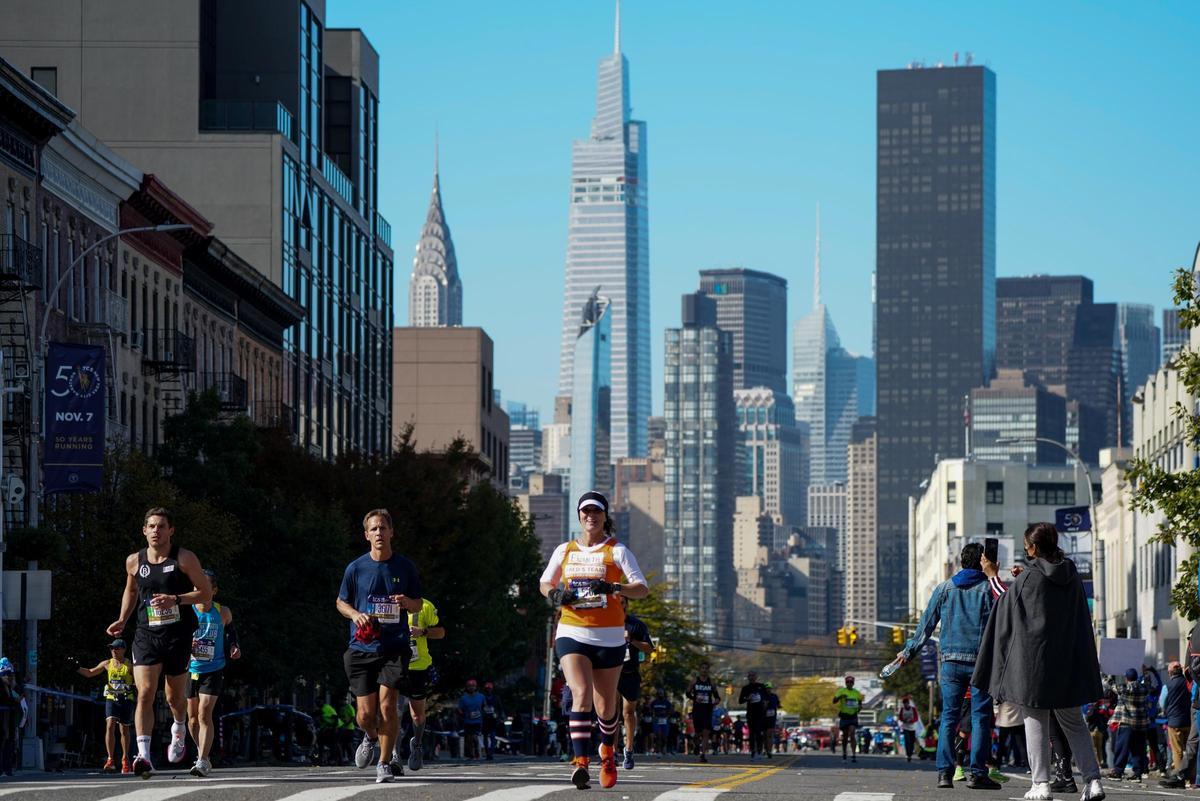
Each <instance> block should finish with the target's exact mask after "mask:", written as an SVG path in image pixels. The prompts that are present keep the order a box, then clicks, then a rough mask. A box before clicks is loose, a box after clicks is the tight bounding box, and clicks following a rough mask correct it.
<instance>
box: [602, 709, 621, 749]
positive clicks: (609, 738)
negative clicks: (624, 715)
mask: <svg viewBox="0 0 1200 801" xmlns="http://www.w3.org/2000/svg"><path fill="white" fill-rule="evenodd" d="M620 720H621V716H620V713H617V712H614V713H613V716H612V717H611V718H609V719H608V720H604V719H603V718H601V719H600V744H601V745H607V746H609V747H610V748H611V747H612V746H613V745H614V744H615V743H616V742H617V723H618V722H619V721H620Z"/></svg>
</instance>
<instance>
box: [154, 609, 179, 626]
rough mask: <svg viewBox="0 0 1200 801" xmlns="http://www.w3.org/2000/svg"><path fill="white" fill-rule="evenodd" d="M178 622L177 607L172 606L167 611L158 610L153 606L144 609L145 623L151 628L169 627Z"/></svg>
mask: <svg viewBox="0 0 1200 801" xmlns="http://www.w3.org/2000/svg"><path fill="white" fill-rule="evenodd" d="M178 622H179V606H178V605H176V606H172V607H170V608H168V609H159V608H157V607H153V606H147V607H146V623H147V624H149V625H150V627H151V628H157V627H159V626H169V625H171V624H172V623H178Z"/></svg>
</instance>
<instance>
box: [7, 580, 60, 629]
mask: <svg viewBox="0 0 1200 801" xmlns="http://www.w3.org/2000/svg"><path fill="white" fill-rule="evenodd" d="M22 576H25V577H26V578H25V619H26V620H49V619H50V571H49V570H5V571H4V619H5V620H20V619H21V577H22Z"/></svg>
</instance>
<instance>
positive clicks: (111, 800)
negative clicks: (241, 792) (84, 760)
mask: <svg viewBox="0 0 1200 801" xmlns="http://www.w3.org/2000/svg"><path fill="white" fill-rule="evenodd" d="M266 786H268V785H265V784H245V783H241V782H239V783H238V784H228V783H226V784H199V783H195V782H186V783H178V784H175V785H174V786H172V785H162V786H158V787H143V788H142V789H140V790H131V791H129V792H128V793H121V794H119V795H110V796H106V797H105V798H104V801H167V799H169V798H176V797H178V796H181V795H187V794H188V793H199V792H202V791H206V790H230V789H233V788H249V787H266Z"/></svg>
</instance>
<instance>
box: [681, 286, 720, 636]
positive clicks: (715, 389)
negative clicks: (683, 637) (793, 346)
mask: <svg viewBox="0 0 1200 801" xmlns="http://www.w3.org/2000/svg"><path fill="white" fill-rule="evenodd" d="M683 300H684V302H683V315H682V318H683V319H682V322H683V325H682V327H680V328H668V329H667V330H666V353H665V361H666V369H665V370H664V375H663V379H664V392H663V406H664V414H665V417H666V423H667V430H666V439H665V441H666V447H665V450H666V454H665V459H664V462H665V466H666V495H665V509H664V512H665V514H664V517H665V524H664V526H663V577H664V578H665V579H666V580H667V581H670V582H673V583H674V588H673V590H672V592H673V594H674V596H675V598H676V599H678V600H680V601H682V602H683V603H684V604H686V605H688V606H690V607H691V609H692V612H693V613H694V614H695V616H696V618H697V619H698V620H699V621H700V622H701V626H702V628H703V631H704V634H705V636H706V637H709V638H713V637H726V636H728V633H729V628H730V625H731V622H732V621H731V620H730V619H729V612H730V610H729V609H728V607H727V605H726V600H727V599H729V598H730V597H732V594H733V592H734V586H735V585H734V574H733V512H734V492H735V486H736V485H735V478H736V476H735V475H734V470H732V469H730V468H731V467H732V466H733V465H734V464H735V459H734V448H735V439H734V437H735V433H736V431H735V425H736V423H735V415H734V407H733V337H732V336H731V335H730V334H729V333H728V332H726V331H722V330H721V329H720V328H718V327H717V325H716V308H715V304H714V303H713V302H712V300H711V299H709V298H708V297H706V296H705V295H704V294H703V293H696V294H694V295H684V298H683Z"/></svg>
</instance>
